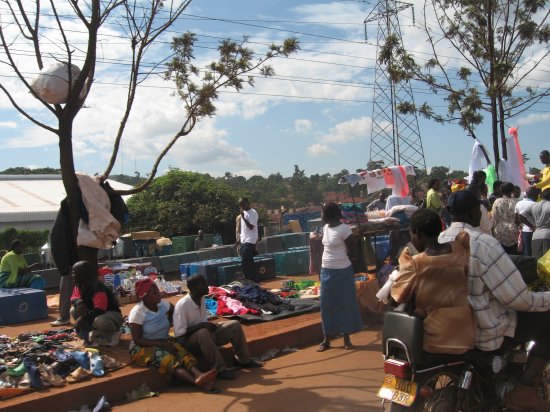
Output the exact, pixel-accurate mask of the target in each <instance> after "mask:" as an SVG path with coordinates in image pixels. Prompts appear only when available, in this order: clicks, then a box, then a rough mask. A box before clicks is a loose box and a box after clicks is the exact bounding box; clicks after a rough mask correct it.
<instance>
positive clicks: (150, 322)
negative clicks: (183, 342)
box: [128, 300, 170, 340]
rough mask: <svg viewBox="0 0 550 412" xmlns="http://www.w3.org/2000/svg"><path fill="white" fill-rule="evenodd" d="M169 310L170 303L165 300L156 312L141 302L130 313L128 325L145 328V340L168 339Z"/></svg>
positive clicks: (143, 334)
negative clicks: (132, 324) (133, 324)
mask: <svg viewBox="0 0 550 412" xmlns="http://www.w3.org/2000/svg"><path fill="white" fill-rule="evenodd" d="M169 310H170V303H169V302H167V301H165V300H161V301H160V303H159V304H158V306H157V311H156V312H153V311H152V310H150V309H149V308H148V307H147V306H145V305H144V304H143V302H139V303H138V304H137V305H136V306H134V307H133V308H132V310H131V311H130V314H129V315H128V323H136V324H138V325H141V326H142V327H143V329H142V331H143V333H142V336H143V337H144V338H145V339H150V340H157V339H168V338H169V335H168V332H169V331H170V321H169V320H168V317H167V313H168V311H169Z"/></svg>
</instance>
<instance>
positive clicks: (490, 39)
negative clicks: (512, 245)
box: [486, 0, 500, 176]
mask: <svg viewBox="0 0 550 412" xmlns="http://www.w3.org/2000/svg"><path fill="white" fill-rule="evenodd" d="M486 4H487V48H488V50H489V87H488V92H489V98H490V99H491V130H492V134H493V154H494V156H495V169H496V172H497V176H498V163H499V160H500V155H499V150H498V147H499V142H498V124H497V99H496V97H495V68H494V61H495V33H494V30H493V3H492V0H487V3H486Z"/></svg>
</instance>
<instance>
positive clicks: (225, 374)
mask: <svg viewBox="0 0 550 412" xmlns="http://www.w3.org/2000/svg"><path fill="white" fill-rule="evenodd" d="M218 379H224V380H231V379H235V372H233V371H232V370H229V369H224V370H223V371H219V372H218Z"/></svg>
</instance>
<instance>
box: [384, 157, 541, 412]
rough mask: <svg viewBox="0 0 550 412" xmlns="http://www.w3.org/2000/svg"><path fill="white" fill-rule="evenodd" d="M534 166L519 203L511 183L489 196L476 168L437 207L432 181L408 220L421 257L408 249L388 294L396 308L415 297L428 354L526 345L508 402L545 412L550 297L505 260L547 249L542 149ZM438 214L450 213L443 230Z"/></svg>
mask: <svg viewBox="0 0 550 412" xmlns="http://www.w3.org/2000/svg"><path fill="white" fill-rule="evenodd" d="M540 160H541V161H542V162H543V163H544V164H545V168H544V170H543V173H542V179H541V180H540V181H539V182H538V183H536V184H535V185H533V186H531V187H529V188H527V190H526V193H525V197H524V198H523V199H521V200H519V199H518V197H520V196H521V194H518V193H517V190H514V185H513V184H512V183H510V182H495V184H494V186H493V194H492V195H491V196H490V197H489V198H487V196H486V193H487V192H486V184H485V178H486V176H485V173H483V172H482V171H478V172H476V173H474V176H473V179H472V181H471V184H470V185H469V187H466V188H465V189H464V190H459V191H456V192H454V193H452V194H451V195H450V196H449V198H448V200H447V201H446V202H440V201H439V199H438V193H437V192H438V184H437V182H433V183H432V182H431V183H430V191H429V192H428V196H427V199H428V202H427V204H426V208H424V209H419V210H418V211H416V212H415V213H414V214H413V215H412V217H411V222H410V234H411V242H412V245H413V246H414V248H415V249H416V251H417V252H419V253H418V254H417V255H414V256H413V255H412V252H411V250H410V249H409V248H405V250H404V251H403V253H402V254H401V256H400V258H399V267H398V273H397V275H396V276H395V277H394V278H393V279H392V280H390V282H391V283H390V285H391V289H390V294H391V296H392V298H393V300H394V302H396V303H407V302H410V301H413V304H412V305H411V307H412V310H411V311H412V312H414V313H416V314H417V315H419V316H421V317H422V318H423V319H424V350H425V351H426V352H430V353H449V354H460V353H465V352H466V351H468V350H470V349H473V348H474V347H475V348H477V349H479V350H481V351H486V352H492V351H496V350H499V349H506V348H511V347H513V346H517V345H525V344H527V343H528V342H533V344H532V346H531V349H530V351H529V355H528V359H527V362H526V365H525V367H524V369H523V371H521V373H520V374H519V376H518V380H517V382H516V384H515V385H514V388H513V390H512V391H511V392H510V393H509V394H508V395H507V396H506V398H505V404H506V406H507V407H508V408H510V409H514V410H515V409H518V408H519V409H521V410H531V411H541V412H542V411H549V410H550V403H549V402H548V401H546V400H543V399H541V398H540V397H539V394H538V390H537V388H536V386H535V381H536V379H537V378H538V377H539V376H540V374H541V372H542V371H543V370H544V368H545V367H546V365H547V364H548V362H549V361H550V291H542V292H533V291H531V290H530V289H529V288H528V287H527V285H526V283H525V281H524V279H523V277H522V274H521V273H520V272H519V270H518V268H517V267H516V265H515V264H514V262H513V260H512V258H511V257H510V256H511V255H516V254H518V253H520V252H521V253H523V254H524V255H526V256H533V257H534V258H540V257H542V256H543V255H544V254H546V253H547V252H548V250H549V249H550V202H549V201H550V156H549V154H548V151H543V152H542V153H541V154H540ZM430 192H431V193H430ZM515 192H516V193H515ZM442 210H447V211H448V213H449V216H450V218H451V223H450V224H449V225H447V224H445V222H444V221H443V219H442ZM488 211H489V212H490V213H488ZM484 219H485V222H483V220H484ZM488 221H489V222H491V225H489V226H488V225H487V222H488ZM518 247H521V250H520V249H518ZM434 325H435V326H434ZM456 331H460V332H459V333H457V332H456Z"/></svg>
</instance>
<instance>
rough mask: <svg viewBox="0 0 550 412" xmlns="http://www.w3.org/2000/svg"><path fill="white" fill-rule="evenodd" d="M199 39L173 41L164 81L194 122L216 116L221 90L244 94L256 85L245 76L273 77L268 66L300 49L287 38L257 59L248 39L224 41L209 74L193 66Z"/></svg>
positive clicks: (186, 35)
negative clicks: (257, 73) (254, 73)
mask: <svg viewBox="0 0 550 412" xmlns="http://www.w3.org/2000/svg"><path fill="white" fill-rule="evenodd" d="M196 40H197V36H196V35H195V34H194V33H190V32H187V33H184V34H182V35H180V36H177V37H174V38H173V40H172V50H173V52H174V54H173V57H172V60H171V61H170V62H169V63H168V64H167V70H166V72H165V75H164V77H165V79H166V80H172V81H174V82H175V84H176V87H177V90H178V91H177V93H178V95H179V96H180V97H181V99H182V100H183V102H184V103H185V108H186V110H187V115H188V116H189V118H190V119H192V121H193V122H196V121H197V120H198V119H200V118H203V117H207V116H209V117H211V116H214V115H215V113H216V106H215V105H214V101H215V100H216V99H217V98H218V90H219V89H220V88H227V87H228V88H232V89H234V90H236V91H239V90H242V89H243V87H244V86H245V84H248V85H250V86H253V85H254V77H252V76H245V75H246V74H248V73H250V72H251V71H252V70H255V69H259V71H260V73H261V74H262V76H266V77H269V76H273V75H274V74H275V72H274V70H273V68H272V67H271V66H268V65H266V64H265V62H266V61H268V60H270V59H272V58H275V57H287V56H289V55H290V54H293V53H296V52H297V51H298V50H299V48H300V46H299V42H298V40H297V39H296V38H293V37H292V38H288V39H286V40H284V42H283V44H281V45H277V44H271V45H270V46H269V51H268V52H267V53H266V54H265V55H264V56H261V57H259V58H256V55H255V53H254V51H253V50H252V49H250V48H248V47H246V44H247V43H248V38H247V37H246V36H245V37H243V40H242V41H241V42H240V43H237V42H235V41H233V40H229V39H227V40H222V41H220V43H219V45H218V54H219V59H218V60H217V61H213V62H211V63H210V64H209V65H208V66H207V68H206V70H201V69H200V68H199V67H198V66H196V65H194V64H193V60H194V58H195V56H194V46H195V41H196Z"/></svg>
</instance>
